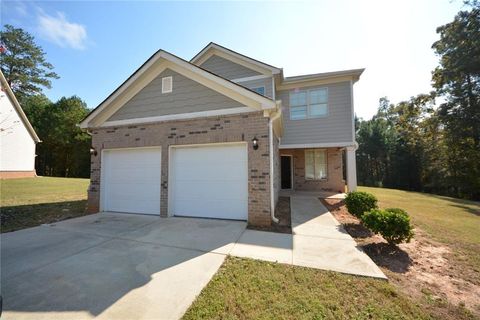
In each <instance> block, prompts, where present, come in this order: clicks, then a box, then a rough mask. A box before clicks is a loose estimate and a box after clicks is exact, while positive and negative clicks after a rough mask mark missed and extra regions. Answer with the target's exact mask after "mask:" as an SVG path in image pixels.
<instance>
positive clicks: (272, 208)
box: [268, 109, 282, 223]
mask: <svg viewBox="0 0 480 320" xmlns="http://www.w3.org/2000/svg"><path fill="white" fill-rule="evenodd" d="M281 115H282V113H281V112H279V111H278V109H277V112H276V114H275V115H274V116H273V117H270V120H269V121H268V135H269V137H270V149H269V150H270V152H269V153H270V215H271V217H272V221H273V222H275V223H278V221H279V220H278V218H276V217H275V199H274V196H273V195H274V186H273V121H275V120H276V119H278V118H279V117H280V116H281Z"/></svg>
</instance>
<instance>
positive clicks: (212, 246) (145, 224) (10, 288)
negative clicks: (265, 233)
mask: <svg viewBox="0 0 480 320" xmlns="http://www.w3.org/2000/svg"><path fill="white" fill-rule="evenodd" d="M245 227H246V223H244V222H238V221H224V220H208V219H193V218H192V219H190V218H168V219H162V218H158V217H153V216H143V215H130V214H120V213H101V214H96V215H91V216H86V217H82V218H77V219H72V220H67V221H63V222H59V223H56V224H55V225H52V226H40V227H36V228H31V229H26V230H22V231H17V232H13V233H7V234H3V235H2V236H1V253H2V256H1V267H2V268H1V291H2V296H3V299H4V300H3V302H4V305H3V306H4V308H3V309H4V313H3V315H2V319H91V318H99V319H177V318H179V317H181V316H182V315H183V313H184V312H185V311H186V310H187V309H188V307H189V306H190V304H191V303H192V302H193V301H194V299H195V297H196V296H197V295H198V294H199V293H200V291H201V290H202V288H203V287H204V286H205V285H206V284H207V283H208V282H209V281H210V279H211V277H212V276H213V275H214V274H215V272H216V271H217V270H218V268H219V267H220V265H221V264H222V263H223V261H224V259H225V255H226V254H228V253H229V252H230V251H231V250H232V248H233V246H234V244H235V242H236V241H237V240H238V238H239V237H240V236H241V234H242V233H243V231H244V230H245Z"/></svg>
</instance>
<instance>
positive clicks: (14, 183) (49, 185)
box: [0, 177, 89, 232]
mask: <svg viewBox="0 0 480 320" xmlns="http://www.w3.org/2000/svg"><path fill="white" fill-rule="evenodd" d="M88 184H89V179H77V178H52V177H37V178H25V179H10V180H1V181H0V198H1V201H0V204H1V205H0V206H1V215H0V217H1V232H10V231H15V230H20V229H25V228H30V227H35V226H38V225H40V224H43V223H52V222H56V221H60V220H64V219H69V218H74V217H78V216H82V215H85V214H86V213H85V208H86V205H87V200H86V199H87V188H88Z"/></svg>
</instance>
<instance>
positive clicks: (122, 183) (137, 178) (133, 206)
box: [102, 148, 161, 214]
mask: <svg viewBox="0 0 480 320" xmlns="http://www.w3.org/2000/svg"><path fill="white" fill-rule="evenodd" d="M160 164H161V151H160V148H132V149H115V150H104V152H103V159H102V174H103V189H102V190H103V206H102V207H103V211H114V212H131V213H144V214H160V172H161V169H160Z"/></svg>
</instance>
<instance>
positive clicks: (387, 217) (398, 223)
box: [362, 208, 413, 244]
mask: <svg viewBox="0 0 480 320" xmlns="http://www.w3.org/2000/svg"><path fill="white" fill-rule="evenodd" d="M362 222H363V224H364V225H365V227H367V228H368V229H370V230H371V231H372V232H375V233H378V234H380V235H381V236H382V237H383V238H384V239H385V240H387V242H388V243H390V244H399V243H402V242H410V240H411V239H412V237H413V228H412V225H411V224H410V217H409V216H408V214H407V212H405V210H402V209H398V208H389V209H385V210H379V209H373V210H370V211H368V212H366V213H365V214H363V216H362Z"/></svg>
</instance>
